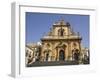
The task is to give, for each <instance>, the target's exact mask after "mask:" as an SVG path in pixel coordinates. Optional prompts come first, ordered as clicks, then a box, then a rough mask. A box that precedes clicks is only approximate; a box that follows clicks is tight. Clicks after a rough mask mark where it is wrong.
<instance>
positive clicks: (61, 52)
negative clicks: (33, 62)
mask: <svg viewBox="0 0 100 80" xmlns="http://www.w3.org/2000/svg"><path fill="white" fill-rule="evenodd" d="M64 60H65V51H64V50H60V51H59V61H64Z"/></svg>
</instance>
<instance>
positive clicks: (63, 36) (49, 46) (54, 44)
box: [41, 20, 82, 61]
mask: <svg viewBox="0 0 100 80" xmlns="http://www.w3.org/2000/svg"><path fill="white" fill-rule="evenodd" d="M81 40H82V38H81V37H80V35H79V33H75V32H73V30H72V28H71V25H70V23H69V22H65V21H64V20H60V21H59V22H56V23H54V24H53V26H52V28H51V29H50V32H49V33H48V34H47V35H46V36H44V37H43V38H41V42H42V49H41V61H66V60H74V59H75V60H77V59H78V58H79V57H78V55H80V51H81Z"/></svg>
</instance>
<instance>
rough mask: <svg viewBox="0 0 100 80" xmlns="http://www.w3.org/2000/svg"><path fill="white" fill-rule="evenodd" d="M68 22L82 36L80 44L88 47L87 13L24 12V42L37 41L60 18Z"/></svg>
mask: <svg viewBox="0 0 100 80" xmlns="http://www.w3.org/2000/svg"><path fill="white" fill-rule="evenodd" d="M62 18H63V19H64V21H65V22H69V23H70V24H71V27H72V28H73V30H74V31H75V32H79V33H80V35H81V36H82V45H83V46H84V47H88V48H89V15H75V14H51V13H33V12H26V43H32V42H38V41H40V38H42V37H43V35H44V34H45V33H47V32H49V30H50V28H52V24H53V23H54V22H57V21H59V20H61V19H62Z"/></svg>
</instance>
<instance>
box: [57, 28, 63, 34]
mask: <svg viewBox="0 0 100 80" xmlns="http://www.w3.org/2000/svg"><path fill="white" fill-rule="evenodd" d="M58 36H64V29H62V28H61V29H59V30H58Z"/></svg>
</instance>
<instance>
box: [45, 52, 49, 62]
mask: <svg viewBox="0 0 100 80" xmlns="http://www.w3.org/2000/svg"><path fill="white" fill-rule="evenodd" d="M48 58H49V54H48V53H47V54H46V61H48Z"/></svg>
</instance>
